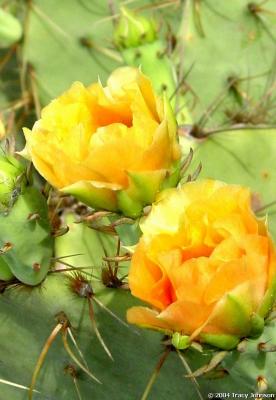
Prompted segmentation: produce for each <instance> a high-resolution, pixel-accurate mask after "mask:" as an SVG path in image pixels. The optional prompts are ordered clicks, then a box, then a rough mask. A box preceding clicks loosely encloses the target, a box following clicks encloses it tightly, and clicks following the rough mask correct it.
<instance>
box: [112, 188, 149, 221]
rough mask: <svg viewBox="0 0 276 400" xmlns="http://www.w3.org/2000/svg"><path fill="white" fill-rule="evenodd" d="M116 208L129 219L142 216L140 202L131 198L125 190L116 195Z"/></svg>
mask: <svg viewBox="0 0 276 400" xmlns="http://www.w3.org/2000/svg"><path fill="white" fill-rule="evenodd" d="M117 201H118V207H119V209H120V211H121V212H122V213H123V214H124V215H125V216H126V217H130V218H138V217H139V216H140V215H141V214H142V210H143V204H142V202H141V201H140V200H137V199H134V198H132V197H131V196H130V195H129V194H128V192H127V191H126V190H121V191H120V192H118V194H117Z"/></svg>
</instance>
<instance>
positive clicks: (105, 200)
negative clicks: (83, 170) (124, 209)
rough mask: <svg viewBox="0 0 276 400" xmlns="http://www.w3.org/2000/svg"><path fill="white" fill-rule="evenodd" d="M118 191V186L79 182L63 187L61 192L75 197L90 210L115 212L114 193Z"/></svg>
mask: <svg viewBox="0 0 276 400" xmlns="http://www.w3.org/2000/svg"><path fill="white" fill-rule="evenodd" d="M118 189H119V187H118V185H112V184H107V183H101V182H94V181H79V182H76V183H74V184H72V185H70V186H66V187H64V188H63V189H62V190H61V191H62V192H63V193H68V194H70V195H72V196H75V197H76V198H77V199H79V200H80V201H82V202H84V203H85V204H87V205H88V206H90V207H92V208H95V209H104V210H109V211H117V201H116V191H117V190H118Z"/></svg>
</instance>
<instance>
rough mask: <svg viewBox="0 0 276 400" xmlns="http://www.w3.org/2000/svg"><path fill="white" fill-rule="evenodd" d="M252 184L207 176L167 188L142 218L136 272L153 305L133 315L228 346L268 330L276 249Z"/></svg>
mask: <svg viewBox="0 0 276 400" xmlns="http://www.w3.org/2000/svg"><path fill="white" fill-rule="evenodd" d="M250 201H251V196H250V191H249V190H248V189H247V188H244V187H241V186H238V185H227V184H224V183H222V182H219V181H213V180H203V181H199V182H193V183H188V184H186V185H184V186H183V187H182V188H178V189H169V190H168V191H164V192H163V193H162V195H161V198H160V199H159V201H158V202H157V203H156V204H155V205H153V208H152V211H151V213H150V214H149V216H148V217H147V218H146V220H145V222H144V223H143V224H142V226H141V229H142V232H143V236H142V238H141V239H140V242H139V244H138V245H137V247H136V250H135V252H134V255H133V258H132V262H131V268H130V272H129V285H130V290H131V292H132V294H133V295H134V296H136V297H138V298H140V299H142V300H144V301H146V302H147V303H149V304H150V305H151V306H152V307H153V308H147V307H143V306H139V307H133V308H131V309H129V310H128V314H127V317H128V321H129V322H130V323H134V324H138V325H142V326H144V327H149V328H154V329H158V330H163V331H165V332H167V333H168V332H170V333H171V334H172V335H173V334H174V332H179V333H181V334H182V335H184V336H185V335H187V336H189V337H190V340H197V341H201V342H206V343H209V344H212V345H215V346H217V347H221V348H225V349H228V348H232V347H234V346H235V345H236V344H237V343H238V341H239V340H240V338H242V337H246V336H254V335H258V334H260V333H261V332H262V329H263V325H264V318H265V317H266V316H267V314H268V312H269V310H270V309H271V307H272V305H273V302H274V300H275V294H276V278H275V277H276V253H275V249H274V246H273V244H272V241H271V238H270V236H269V234H268V232H267V229H266V225H265V223H264V221H263V220H261V219H258V218H256V216H255V215H254V213H253V211H252V210H251V203H250Z"/></svg>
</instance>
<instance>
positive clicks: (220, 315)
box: [210, 293, 252, 337]
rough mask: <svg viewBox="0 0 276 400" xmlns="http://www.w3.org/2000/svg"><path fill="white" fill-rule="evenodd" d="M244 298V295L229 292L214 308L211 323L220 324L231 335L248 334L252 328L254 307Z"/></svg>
mask: <svg viewBox="0 0 276 400" xmlns="http://www.w3.org/2000/svg"><path fill="white" fill-rule="evenodd" d="M242 300H243V298H242V297H241V298H239V297H238V296H237V295H235V294H230V293H228V294H227V295H226V296H225V298H224V299H223V301H222V302H221V304H218V306H217V308H216V309H215V310H214V314H213V315H212V317H211V319H210V323H211V324H214V325H215V326H219V327H220V328H221V329H223V330H225V331H227V332H229V334H230V335H231V334H234V335H239V337H243V336H244V337H245V336H247V335H248V333H249V332H250V329H251V315H252V309H251V306H250V305H249V304H247V303H246V302H245V301H244V302H243V301H242Z"/></svg>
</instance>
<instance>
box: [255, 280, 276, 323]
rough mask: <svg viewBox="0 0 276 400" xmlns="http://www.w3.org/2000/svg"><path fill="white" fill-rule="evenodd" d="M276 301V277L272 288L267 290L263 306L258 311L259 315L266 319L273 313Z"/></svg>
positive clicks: (271, 285)
mask: <svg viewBox="0 0 276 400" xmlns="http://www.w3.org/2000/svg"><path fill="white" fill-rule="evenodd" d="M275 299H276V276H275V277H274V278H273V279H272V282H271V284H270V287H269V288H268V289H267V291H266V293H265V295H264V298H263V301H262V304H261V305H260V307H259V309H258V312H257V313H258V315H260V316H261V317H263V318H265V317H267V315H268V314H269V312H270V311H271V309H272V307H273V305H274V303H275Z"/></svg>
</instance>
